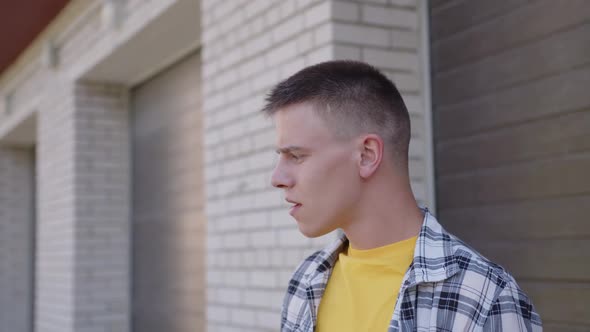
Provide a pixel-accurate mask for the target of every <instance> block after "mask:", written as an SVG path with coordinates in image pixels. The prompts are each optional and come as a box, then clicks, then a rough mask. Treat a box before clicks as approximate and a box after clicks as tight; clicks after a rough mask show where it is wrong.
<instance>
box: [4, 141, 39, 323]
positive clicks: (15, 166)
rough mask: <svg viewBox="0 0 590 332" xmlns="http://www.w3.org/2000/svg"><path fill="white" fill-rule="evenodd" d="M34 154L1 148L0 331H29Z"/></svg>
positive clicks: (23, 149) (27, 149) (31, 281)
mask: <svg viewBox="0 0 590 332" xmlns="http://www.w3.org/2000/svg"><path fill="white" fill-rule="evenodd" d="M33 208H34V152H33V150H32V149H30V148H13V147H10V148H9V147H0V332H14V331H22V332H28V331H31V314H32V310H31V309H32V297H33V288H32V283H33V279H32V278H33V259H34V256H33V249H34V247H33V240H34V237H33V230H34V220H33V219H34V214H33Z"/></svg>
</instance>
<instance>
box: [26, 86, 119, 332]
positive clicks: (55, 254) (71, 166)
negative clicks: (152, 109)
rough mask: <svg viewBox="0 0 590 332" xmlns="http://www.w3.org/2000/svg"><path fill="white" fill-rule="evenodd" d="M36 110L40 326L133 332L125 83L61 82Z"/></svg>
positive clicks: (46, 331) (41, 331) (42, 330)
mask: <svg viewBox="0 0 590 332" xmlns="http://www.w3.org/2000/svg"><path fill="white" fill-rule="evenodd" d="M53 90H54V94H53V95H52V96H53V99H52V101H51V102H47V104H46V105H44V107H43V109H41V112H40V115H39V119H40V121H39V147H38V165H39V181H38V193H39V198H38V209H39V215H38V240H37V241H38V242H37V243H38V245H37V256H38V261H37V302H36V318H37V319H36V321H35V323H36V331H38V332H50V331H51V332H53V331H55V332H57V331H59V332H62V331H64V332H69V331H72V332H74V331H75V332H90V331H121V332H127V331H129V310H130V309H129V288H130V287H129V273H130V268H129V260H130V258H129V247H130V243H129V201H130V199H129V190H130V189H129V187H130V186H129V168H130V167H129V165H130V158H129V134H128V131H129V129H128V114H127V95H126V91H125V89H123V88H120V87H118V86H109V85H103V84H93V83H78V84H69V83H62V84H60V82H56V83H55V87H54V89H53Z"/></svg>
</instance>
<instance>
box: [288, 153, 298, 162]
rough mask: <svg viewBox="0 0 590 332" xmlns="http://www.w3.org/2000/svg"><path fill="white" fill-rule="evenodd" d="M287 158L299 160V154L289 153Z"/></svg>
mask: <svg viewBox="0 0 590 332" xmlns="http://www.w3.org/2000/svg"><path fill="white" fill-rule="evenodd" d="M289 159H291V160H294V161H299V160H301V156H299V155H295V154H291V155H289Z"/></svg>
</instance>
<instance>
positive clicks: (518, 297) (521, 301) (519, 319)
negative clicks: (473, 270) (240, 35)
mask: <svg viewBox="0 0 590 332" xmlns="http://www.w3.org/2000/svg"><path fill="white" fill-rule="evenodd" d="M483 331H490V332H492V331H542V327H541V319H540V317H539V315H538V314H537V313H536V312H535V311H534V308H533V305H532V303H531V301H530V300H529V298H528V297H527V296H526V294H525V293H524V292H523V291H522V290H521V289H520V288H518V286H517V285H516V283H515V282H509V283H508V284H507V285H506V287H504V288H503V289H502V291H501V292H500V294H499V295H498V297H497V298H496V300H495V301H494V302H493V304H492V307H491V309H490V311H489V314H488V317H487V319H486V321H485V323H484V326H483Z"/></svg>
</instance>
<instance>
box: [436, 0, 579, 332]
mask: <svg viewBox="0 0 590 332" xmlns="http://www.w3.org/2000/svg"><path fill="white" fill-rule="evenodd" d="M431 4H432V8H431V49H432V55H431V57H432V69H433V80H432V82H433V106H434V107H433V108H434V127H435V146H436V148H435V149H436V176H437V183H436V185H437V188H438V190H437V201H438V209H439V211H438V214H439V217H440V219H441V221H442V222H443V224H445V225H446V226H447V228H449V229H450V230H451V231H453V232H455V233H457V235H459V236H461V237H463V238H464V239H465V240H466V241H467V242H468V243H470V244H472V245H473V246H474V247H475V248H476V249H478V250H480V251H481V252H483V253H484V254H485V255H486V256H488V257H490V258H492V259H494V260H495V261H498V262H499V263H501V264H502V265H504V266H505V267H506V268H508V270H509V271H510V272H512V273H513V274H514V275H515V276H516V279H517V281H518V282H519V284H520V285H521V286H522V287H523V288H524V289H525V291H527V292H528V293H529V295H530V296H531V297H532V299H533V302H534V304H535V305H536V307H537V309H538V311H539V312H540V314H541V318H542V319H543V322H544V325H545V331H588V330H590V309H589V308H590V306H588V298H590V264H589V263H588V262H590V222H588V215H589V212H590V210H589V206H590V94H589V93H588V91H589V87H590V24H589V23H588V18H589V17H590V2H588V1H584V0H572V1H550V0H549V1H533V2H531V1H524V0H502V1H433V2H431Z"/></svg>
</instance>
